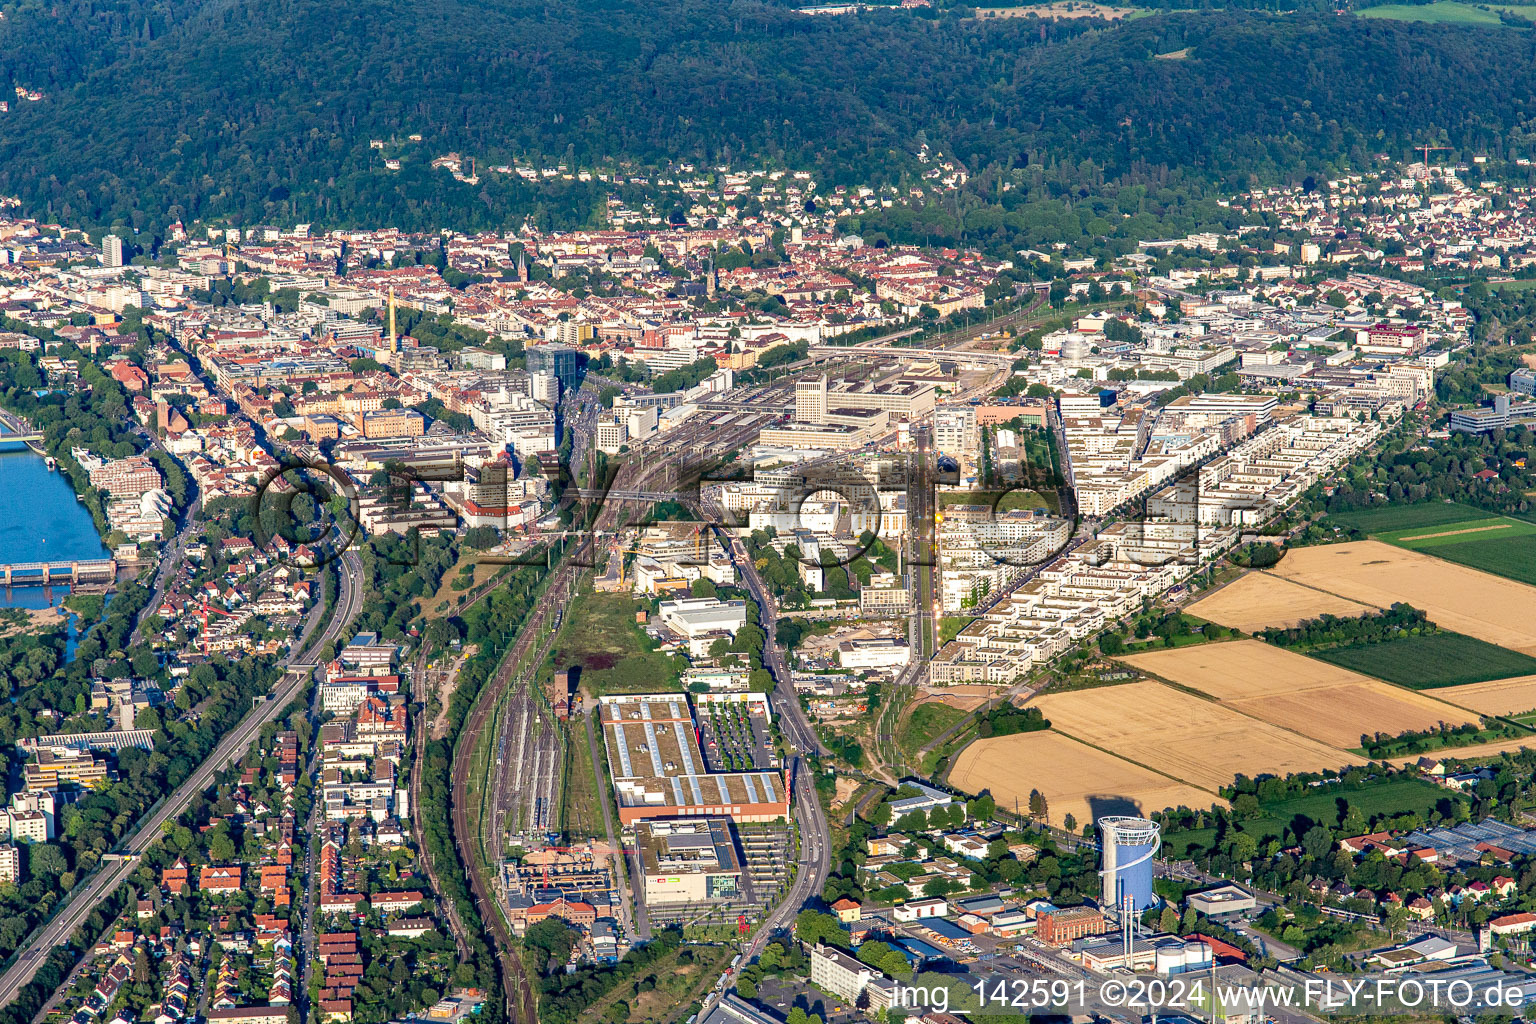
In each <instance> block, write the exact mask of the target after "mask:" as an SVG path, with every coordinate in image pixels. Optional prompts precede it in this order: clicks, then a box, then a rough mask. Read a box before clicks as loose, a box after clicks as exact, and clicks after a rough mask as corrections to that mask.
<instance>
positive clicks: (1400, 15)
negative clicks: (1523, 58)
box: [1359, 0, 1520, 28]
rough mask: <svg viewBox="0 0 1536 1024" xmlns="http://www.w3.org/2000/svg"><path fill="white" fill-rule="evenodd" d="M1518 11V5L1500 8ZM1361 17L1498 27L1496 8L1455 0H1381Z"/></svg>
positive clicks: (1368, 8)
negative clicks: (1424, 0) (1391, 0)
mask: <svg viewBox="0 0 1536 1024" xmlns="http://www.w3.org/2000/svg"><path fill="white" fill-rule="evenodd" d="M1504 9H1506V10H1513V11H1519V10H1520V8H1518V7H1514V8H1504ZM1359 14H1360V17H1362V18H1386V19H1388V20H1391V21H1425V22H1430V23H1432V24H1436V25H1490V26H1493V27H1494V28H1497V27H1499V26H1500V25H1502V24H1503V22H1501V21H1499V15H1498V9H1492V8H1484V7H1474V6H1473V5H1472V4H1463V3H1457V2H1455V0H1438V2H1436V3H1432V4H1382V5H1381V6H1380V7H1367V8H1365V9H1364V10H1363V11H1360V12H1359Z"/></svg>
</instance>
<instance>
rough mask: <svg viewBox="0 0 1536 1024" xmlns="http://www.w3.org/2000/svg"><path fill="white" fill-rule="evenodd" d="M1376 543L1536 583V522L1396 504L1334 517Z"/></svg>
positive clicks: (1439, 505) (1452, 507) (1458, 508)
mask: <svg viewBox="0 0 1536 1024" xmlns="http://www.w3.org/2000/svg"><path fill="white" fill-rule="evenodd" d="M1330 518H1332V519H1333V520H1335V521H1336V522H1339V523H1343V524H1346V525H1349V526H1353V527H1355V528H1356V529H1358V530H1361V531H1363V532H1365V533H1369V534H1370V535H1371V538H1372V539H1373V540H1379V541H1384V542H1385V543H1387V544H1395V545H1397V546H1398V547H1403V548H1407V549H1409V550H1410V551H1423V552H1425V553H1427V554H1432V555H1434V556H1435V557H1437V558H1443V559H1445V560H1446V561H1448V562H1455V563H1456V564H1458V565H1465V566H1468V567H1470V568H1473V569H1481V570H1483V571H1484V572H1491V573H1493V574H1494V575H1495V576H1504V577H1507V578H1509V579H1512V580H1517V581H1519V582H1521V583H1530V584H1536V522H1533V521H1531V520H1528V519H1517V518H1515V517H1513V516H1501V515H1497V514H1495V513H1493V512H1485V511H1484V510H1482V509H1479V508H1472V507H1471V506H1469V505H1456V504H1448V503H1445V502H1430V503H1428V504H1423V505H1394V506H1391V507H1388V508H1383V509H1373V510H1371V511H1369V512H1347V513H1343V514H1341V515H1336V516H1332V517H1330Z"/></svg>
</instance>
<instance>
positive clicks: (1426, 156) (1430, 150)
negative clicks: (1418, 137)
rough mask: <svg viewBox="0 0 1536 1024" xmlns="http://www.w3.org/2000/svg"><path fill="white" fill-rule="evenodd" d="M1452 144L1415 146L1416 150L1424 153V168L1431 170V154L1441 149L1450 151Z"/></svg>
mask: <svg viewBox="0 0 1536 1024" xmlns="http://www.w3.org/2000/svg"><path fill="white" fill-rule="evenodd" d="M1450 148H1451V147H1450V146H1414V147H1413V149H1414V152H1416V153H1423V154H1424V169H1425V170H1426V171H1427V170H1429V154H1430V153H1433V152H1437V151H1439V150H1442V149H1443V150H1446V151H1447V152H1449V151H1450Z"/></svg>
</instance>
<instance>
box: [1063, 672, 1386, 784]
mask: <svg viewBox="0 0 1536 1024" xmlns="http://www.w3.org/2000/svg"><path fill="white" fill-rule="evenodd" d="M1035 705H1036V706H1037V707H1039V708H1040V710H1041V712H1042V713H1043V714H1044V715H1045V717H1046V718H1048V719H1050V720H1051V724H1052V726H1053V727H1054V728H1055V729H1056V730H1057V731H1059V732H1063V733H1066V734H1067V735H1068V736H1072V737H1075V738H1077V739H1081V740H1083V741H1085V742H1087V743H1092V744H1093V745H1094V746H1096V747H1102V748H1103V749H1105V750H1108V751H1110V752H1111V753H1113V754H1116V755H1118V756H1120V757H1123V758H1126V759H1127V760H1131V761H1135V762H1136V763H1138V764H1143V765H1146V766H1147V767H1148V768H1151V769H1152V770H1154V771H1157V772H1162V773H1163V774H1165V775H1168V776H1171V777H1172V778H1175V779H1179V780H1181V781H1183V782H1186V783H1189V784H1190V785H1192V786H1198V787H1199V788H1201V789H1208V790H1215V789H1217V788H1218V787H1221V786H1226V785H1230V784H1231V782H1232V776H1234V775H1236V774H1238V773H1242V774H1245V775H1262V774H1273V775H1287V774H1290V773H1292V772H1310V771H1324V770H1329V769H1333V768H1338V767H1340V766H1342V765H1345V764H1352V763H1356V762H1358V761H1359V760H1360V759H1359V758H1358V757H1356V756H1354V755H1351V754H1347V753H1345V752H1344V751H1342V750H1339V749H1337V748H1336V747H1330V746H1327V745H1326V744H1323V743H1319V742H1317V741H1316V740H1310V739H1307V738H1306V737H1304V736H1298V735H1296V734H1295V733H1293V732H1287V731H1285V730H1284V729H1280V728H1277V727H1275V726H1273V725H1270V724H1268V723H1267V722H1260V721H1256V720H1255V719H1252V718H1249V717H1248V716H1246V715H1243V714H1240V713H1239V712H1237V711H1235V710H1233V709H1232V708H1229V707H1224V706H1223V705H1221V704H1218V703H1216V702H1215V701H1208V700H1202V699H1201V698H1199V697H1196V696H1193V695H1191V694H1188V693H1184V692H1183V691H1181V690H1175V689H1174V688H1173V687H1171V686H1166V685H1164V684H1163V683H1156V682H1151V681H1143V682H1139V683H1130V684H1127V685H1125V686H1118V687H1116V688H1115V690H1114V699H1113V700H1107V699H1105V694H1104V691H1102V690H1079V691H1077V692H1075V693H1059V694H1047V695H1046V696H1044V697H1041V698H1040V699H1039V700H1037V701H1035ZM1357 741H1358V736H1357Z"/></svg>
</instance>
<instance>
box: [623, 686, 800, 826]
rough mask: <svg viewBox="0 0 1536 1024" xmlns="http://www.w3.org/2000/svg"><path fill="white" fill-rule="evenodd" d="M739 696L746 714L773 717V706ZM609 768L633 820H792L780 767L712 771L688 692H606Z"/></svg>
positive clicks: (755, 765)
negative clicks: (703, 748) (612, 693)
mask: <svg viewBox="0 0 1536 1024" xmlns="http://www.w3.org/2000/svg"><path fill="white" fill-rule="evenodd" d="M726 696H731V697H736V698H738V700H737V701H736V703H737V704H738V705H739V706H740V707H742V708H744V709H749V710H747V711H746V712H745V713H746V714H747V715H748V716H749V717H750V716H754V715H761V716H764V724H765V725H766V717H767V716H768V714H769V711H768V705H767V703H766V702H765V701H762V700H760V699H759V700H752V699H750V698H752V697H754V696H757V695H753V694H732V695H724V694H722V695H719V696H718V697H717V698H716V700H717V701H718V699H719V697H726ZM599 707H600V708H601V713H602V722H603V738H604V740H605V741H606V742H607V745H608V770H609V773H610V774H611V775H612V777H613V785H614V790H615V792H616V794H617V796H618V804H619V820H620V821H621V822H622V823H623V824H624V825H625V826H630V825H634V824H635V823H636V822H639V821H644V820H647V819H653V818H689V817H701V816H723V817H727V818H729V819H731V820H732V821H734V822H736V823H738V824H741V823H747V822H767V821H776V820H779V819H786V818H788V816H789V787H788V784H787V783H786V781H785V778H784V776H783V775H782V774H781V773H780V772H779V771H777V770H773V769H770V768H766V765H765V766H764V769H763V770H760V769H759V767H758V762H759V760H760V759H761V760H763V761H766V760H767V758H766V757H762V758H757V757H754V758H753V767H752V769H751V770H747V771H719V772H711V771H709V762H708V761H706V760H705V757H704V752H703V750H702V748H701V747H700V744H699V726H698V723H696V722H695V721H694V716H693V711H692V709H691V708H690V707H689V704H688V698H687V697H685V696H683V695H682V694H676V693H658V694H624V695H616V696H605V697H603V698H602V699H601V701H600V703H599Z"/></svg>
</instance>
